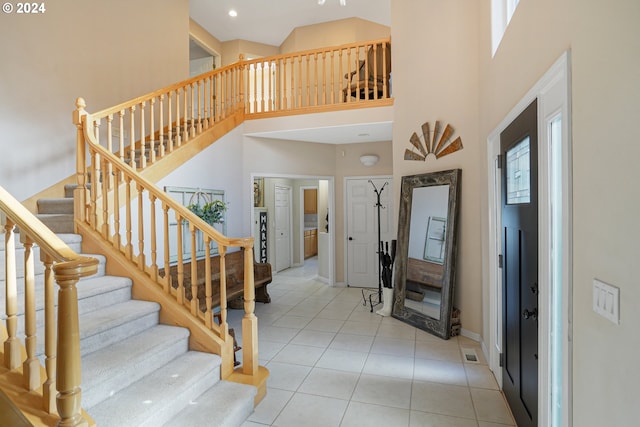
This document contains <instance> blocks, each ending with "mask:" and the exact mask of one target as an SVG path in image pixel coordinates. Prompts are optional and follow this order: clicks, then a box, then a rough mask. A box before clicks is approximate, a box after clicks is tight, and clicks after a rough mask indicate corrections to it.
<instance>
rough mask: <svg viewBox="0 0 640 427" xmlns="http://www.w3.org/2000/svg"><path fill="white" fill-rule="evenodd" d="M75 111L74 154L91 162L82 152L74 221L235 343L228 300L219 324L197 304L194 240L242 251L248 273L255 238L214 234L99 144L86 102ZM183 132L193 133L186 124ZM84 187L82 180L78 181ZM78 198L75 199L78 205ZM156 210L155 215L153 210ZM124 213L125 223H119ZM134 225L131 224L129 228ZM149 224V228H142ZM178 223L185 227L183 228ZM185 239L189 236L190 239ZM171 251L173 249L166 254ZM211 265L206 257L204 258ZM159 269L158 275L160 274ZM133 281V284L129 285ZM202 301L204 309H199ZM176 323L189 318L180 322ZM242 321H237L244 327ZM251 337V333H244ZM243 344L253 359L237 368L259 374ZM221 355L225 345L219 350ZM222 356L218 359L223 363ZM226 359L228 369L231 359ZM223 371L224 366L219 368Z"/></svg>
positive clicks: (252, 350) (248, 282)
mask: <svg viewBox="0 0 640 427" xmlns="http://www.w3.org/2000/svg"><path fill="white" fill-rule="evenodd" d="M77 106H78V109H77V110H76V111H75V112H74V115H73V117H74V120H78V122H77V123H76V125H77V126H78V145H79V147H78V153H84V154H85V155H86V158H88V159H89V162H88V163H87V164H85V163H84V162H85V157H81V158H80V157H79V158H78V167H79V169H78V177H79V180H78V182H79V185H78V188H77V189H76V202H77V203H76V205H77V208H78V209H79V210H78V211H77V212H76V218H77V220H78V221H80V222H81V223H82V224H84V225H85V226H87V227H89V228H90V229H92V230H93V231H95V232H96V233H98V234H99V235H100V236H101V238H102V240H103V241H104V242H106V243H107V244H108V245H109V246H110V247H111V249H112V250H114V251H117V252H118V253H120V254H121V255H122V256H124V257H125V258H126V259H127V261H128V263H129V265H130V267H131V268H135V269H137V270H138V271H139V272H140V273H142V274H144V275H145V276H146V277H147V278H148V279H149V280H150V281H153V282H155V283H156V287H157V290H158V291H161V292H163V293H164V294H165V295H166V296H168V297H170V298H171V300H172V301H173V303H174V304H176V305H178V306H183V307H185V308H187V310H186V311H183V312H180V313H181V314H180V315H184V316H192V317H193V318H194V319H196V320H197V321H198V322H199V325H200V327H203V328H206V329H207V330H209V331H211V332H213V333H214V334H215V335H216V336H218V337H220V339H221V340H222V341H224V342H225V343H228V346H229V348H232V347H233V338H232V337H230V335H229V333H228V331H229V328H228V325H227V323H226V319H227V314H226V310H227V309H226V304H225V303H224V302H226V300H225V301H224V302H223V303H222V304H221V307H220V316H219V318H220V319H221V320H220V323H219V324H216V323H215V322H214V321H213V318H214V311H213V310H214V309H215V307H212V306H211V303H210V301H209V302H207V301H202V304H201V301H200V299H199V296H198V291H197V287H196V282H197V280H198V278H197V270H196V269H195V268H194V267H195V262H196V260H195V252H196V251H195V239H196V235H197V234H200V235H201V236H202V238H203V240H204V241H205V242H215V243H216V244H217V245H218V248H219V252H220V254H221V255H223V254H224V253H226V251H227V248H237V249H243V250H244V252H245V254H249V256H250V258H245V263H249V262H250V264H246V265H245V269H246V268H247V265H249V266H250V268H251V272H252V273H253V238H252V237H242V238H233V237H228V236H225V235H223V234H222V233H220V232H219V231H218V230H216V229H215V228H213V227H212V226H211V225H209V224H207V223H206V222H205V221H203V220H202V219H201V218H199V217H198V216H197V215H195V214H194V213H193V212H191V211H190V210H188V209H187V208H186V207H185V206H183V205H181V204H180V203H178V202H177V201H175V200H174V199H173V198H171V197H169V195H168V194H167V193H165V192H164V191H162V190H161V189H159V188H158V187H157V186H156V185H155V184H154V183H152V182H151V181H149V180H147V179H146V178H145V177H144V176H142V175H141V174H140V173H139V172H138V171H136V170H135V169H134V168H133V167H131V166H129V165H128V164H126V163H124V162H122V161H121V159H120V158H119V157H118V156H117V155H115V154H113V153H112V152H110V151H109V150H107V149H105V148H104V147H103V146H101V145H100V144H98V143H97V141H96V140H95V138H94V135H96V131H95V127H94V126H95V121H94V120H93V119H92V118H91V116H90V115H89V114H87V112H86V111H85V110H84V101H83V100H82V99H79V100H78V102H77ZM186 132H191V129H189V128H187V129H186ZM81 182H82V183H84V185H80V183H81ZM78 200H81V202H79V203H78ZM157 213H161V215H158V214H157ZM122 216H124V222H123V221H122ZM170 217H171V218H173V219H174V220H175V223H176V234H175V236H172V234H171V233H170V231H169V225H170V220H169V219H170ZM134 224H135V226H134ZM147 224H152V226H147ZM183 226H184V231H187V230H188V232H184V233H183ZM189 240H190V241H189ZM185 245H187V247H188V246H191V248H192V250H191V260H190V262H191V263H192V264H191V267H192V268H191V270H192V274H191V286H190V287H188V288H187V287H186V286H185V284H184V283H183V277H184V266H183V261H184V253H183V247H185ZM170 252H171V253H170ZM205 253H206V257H207V258H209V257H210V248H209V246H207V247H206V248H205ZM171 254H175V255H176V258H177V271H178V274H177V281H176V282H172V281H171V276H170V275H169V271H170V268H171V265H172V263H171V261H170V260H171ZM209 262H210V261H209ZM219 262H220V263H221V265H220V268H219V271H220V283H221V286H220V288H221V292H222V293H223V296H224V292H225V289H224V283H225V281H226V274H227V273H226V271H225V269H224V256H221V257H220V261H219ZM160 271H163V272H164V274H163V275H161V274H159V272H160ZM203 279H204V283H206V284H210V282H211V280H212V275H211V268H208V269H207V270H206V272H205V277H204V278H203ZM135 287H136V284H135V283H134V288H135ZM244 289H245V298H247V296H248V295H250V293H251V292H252V291H253V289H254V280H253V274H251V275H248V276H246V277H245V280H244ZM206 294H207V296H208V298H210V297H211V287H210V286H207V289H206ZM202 306H205V307H206V308H205V309H204V311H201V308H200V307H202ZM250 314H251V315H252V317H251V316H250V317H249V324H253V325H254V326H253V327H254V328H255V327H257V319H256V318H255V315H253V313H250ZM180 323H181V324H186V323H188V322H186V321H183V322H180ZM244 324H245V322H243V325H244ZM248 335H249V334H248ZM243 348H244V349H245V351H247V353H248V354H251V355H252V357H255V361H253V360H252V361H251V363H248V364H247V365H246V366H244V367H243V373H245V374H247V375H254V374H256V373H257V342H251V341H247V342H243ZM222 351H223V352H224V350H222ZM224 363H225V361H224V360H223V365H224ZM227 363H231V365H230V366H231V369H229V372H228V374H230V373H231V371H232V366H233V360H232V359H231V360H229V361H227ZM223 369H224V366H223Z"/></svg>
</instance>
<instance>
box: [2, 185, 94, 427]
mask: <svg viewBox="0 0 640 427" xmlns="http://www.w3.org/2000/svg"><path fill="white" fill-rule="evenodd" d="M0 224H1V225H2V232H3V234H4V244H3V246H2V248H1V252H3V255H4V277H2V278H0V283H1V284H4V286H3V288H4V292H3V295H2V299H3V300H4V309H5V313H4V316H0V318H5V320H4V324H3V325H2V328H1V329H0V331H2V332H3V333H2V334H0V336H6V339H4V343H3V345H4V353H3V357H4V360H3V365H4V367H5V368H6V369H8V370H10V371H13V370H20V369H21V375H22V379H23V385H22V387H23V389H24V390H25V391H26V392H32V391H37V390H39V389H40V388H41V387H42V408H41V410H42V411H44V412H46V413H48V414H58V415H59V417H60V421H59V425H65V426H83V425H87V422H86V421H85V420H84V419H83V417H82V414H81V400H80V399H81V392H80V369H81V366H80V334H79V323H78V298H77V288H76V284H77V282H78V281H79V280H80V278H82V277H86V276H90V275H93V274H95V273H96V271H97V265H98V260H97V259H95V258H90V257H83V256H80V255H78V254H76V253H75V252H74V251H73V250H71V249H70V248H69V247H68V246H66V245H65V243H64V242H62V241H61V240H60V239H59V238H58V236H56V235H55V234H54V233H53V232H52V231H51V230H49V229H48V228H47V227H46V226H45V225H44V224H42V223H41V222H40V221H39V220H38V219H37V218H36V217H35V216H34V215H33V214H31V212H29V211H28V210H27V209H26V208H25V207H24V206H22V205H21V204H20V203H19V202H18V201H17V200H16V199H15V198H14V197H13V196H11V195H10V194H9V193H8V192H7V191H6V190H4V189H3V188H2V187H0ZM17 238H19V241H20V245H21V247H20V246H19V245H18V243H17V240H18V239H17ZM19 254H22V263H21V264H20V260H19ZM38 254H39V258H40V262H41V263H42V267H38V268H41V269H42V271H43V272H44V284H43V285H44V289H43V290H40V289H38V288H37V286H36V280H35V276H36V266H37V261H36V257H37V255H38ZM18 279H20V280H18ZM56 283H57V285H58V287H59V289H58V298H57V312H58V316H57V318H56V315H55V312H56V298H55V288H56ZM38 292H43V293H44V336H38V334H37V328H36V295H37V293H38ZM20 297H22V298H23V299H24V305H23V310H22V311H20V309H19V304H18V301H19V298H20ZM20 336H24V337H25V338H24V341H21V340H20ZM41 340H44V353H45V354H44V362H45V378H41V375H40V372H41V371H40V360H39V358H38V355H37V354H36V351H37V350H36V349H37V344H38V341H41Z"/></svg>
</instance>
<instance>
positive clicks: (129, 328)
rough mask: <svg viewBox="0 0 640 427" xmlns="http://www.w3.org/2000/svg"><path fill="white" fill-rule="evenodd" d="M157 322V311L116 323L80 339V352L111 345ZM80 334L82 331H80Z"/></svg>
mask: <svg viewBox="0 0 640 427" xmlns="http://www.w3.org/2000/svg"><path fill="white" fill-rule="evenodd" d="M158 322H159V315H158V312H155V313H151V314H147V315H145V316H143V317H140V318H138V319H135V320H133V321H131V322H127V323H124V324H122V325H118V326H116V327H114V328H111V329H108V330H106V331H104V332H100V333H98V334H95V335H93V336H90V337H86V338H84V337H83V338H81V339H80V353H81V354H89V353H92V352H94V351H97V350H100V349H101V348H104V347H107V346H109V345H112V344H114V343H116V342H118V341H121V340H123V339H124V338H127V337H130V336H133V335H135V334H138V333H140V332H142V331H143V330H145V329H148V328H150V327H152V326H154V325H157V324H158ZM81 335H82V333H81Z"/></svg>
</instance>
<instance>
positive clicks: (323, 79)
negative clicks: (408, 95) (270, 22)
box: [91, 39, 391, 188]
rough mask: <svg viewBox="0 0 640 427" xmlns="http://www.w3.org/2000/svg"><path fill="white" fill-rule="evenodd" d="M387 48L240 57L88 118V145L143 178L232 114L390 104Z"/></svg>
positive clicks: (369, 44) (377, 44)
mask: <svg viewBox="0 0 640 427" xmlns="http://www.w3.org/2000/svg"><path fill="white" fill-rule="evenodd" d="M390 46H391V44H390V39H380V40H372V41H366V42H358V43H353V44H347V45H341V46H335V47H328V48H322V49H314V50H308V51H303V52H295V53H289V54H283V55H276V56H270V57H265V58H258V59H252V60H245V59H244V58H243V57H242V55H241V56H240V60H239V61H238V62H236V63H234V64H231V65H228V66H226V67H223V68H220V69H217V70H213V71H211V72H208V73H205V74H202V75H200V76H196V77H193V78H191V79H189V80H185V81H183V82H180V83H177V84H175V85H172V86H169V87H166V88H164V89H160V90H157V91H155V92H152V93H150V94H148V95H144V96H141V97H139V98H136V99H133V100H131V101H128V102H125V103H122V104H120V105H117V106H114V107H111V108H108V109H105V110H102V111H100V112H97V113H94V114H92V115H91V121H92V123H91V127H92V129H93V132H94V139H95V141H96V143H98V144H101V145H102V146H103V147H104V148H105V149H107V150H108V151H109V152H111V153H114V154H115V155H117V156H118V157H119V158H120V160H121V161H123V162H126V163H128V164H129V165H130V166H131V167H132V168H133V169H135V170H138V171H143V170H144V169H145V168H147V167H148V166H150V165H154V164H156V163H157V162H158V161H160V160H162V159H163V158H165V157H166V156H167V155H169V154H171V153H172V152H173V151H174V150H176V149H178V148H180V147H182V146H183V145H184V144H185V143H187V142H189V141H191V140H194V139H196V138H197V137H199V136H200V135H202V134H203V133H204V132H206V131H207V130H210V129H212V128H213V126H214V125H215V124H216V123H219V122H221V121H222V120H224V119H226V118H228V117H231V116H233V115H235V114H236V113H237V112H238V111H242V112H243V113H244V114H245V115H246V116H247V117H252V116H253V115H257V116H259V115H264V114H269V115H278V114H296V113H299V112H309V111H312V110H313V109H319V110H320V111H327V110H328V109H329V110H330V109H335V110H339V109H345V108H353V107H361V106H364V104H367V105H390V96H391V85H390V83H391V82H390V77H391V76H390V73H391V51H390ZM106 173H109V174H110V173H111V171H107V172H106ZM109 188H111V186H110V187H109Z"/></svg>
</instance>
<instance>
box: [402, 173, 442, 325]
mask: <svg viewBox="0 0 640 427" xmlns="http://www.w3.org/2000/svg"><path fill="white" fill-rule="evenodd" d="M448 204H449V185H436V186H433V187H418V188H414V189H413V195H412V203H411V222H410V224H409V230H410V231H409V251H408V259H407V281H406V291H405V298H406V299H405V306H406V307H410V308H412V309H414V310H416V311H418V312H421V313H424V314H426V315H428V316H430V317H432V318H434V319H440V300H441V289H442V278H443V273H444V257H445V247H446V245H445V234H446V224H447V210H448Z"/></svg>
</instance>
